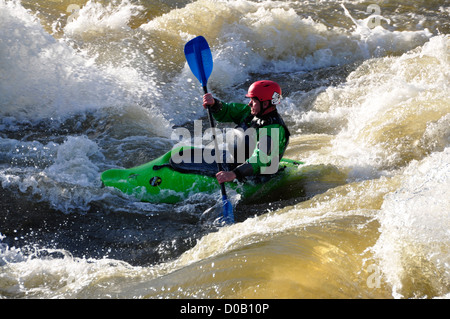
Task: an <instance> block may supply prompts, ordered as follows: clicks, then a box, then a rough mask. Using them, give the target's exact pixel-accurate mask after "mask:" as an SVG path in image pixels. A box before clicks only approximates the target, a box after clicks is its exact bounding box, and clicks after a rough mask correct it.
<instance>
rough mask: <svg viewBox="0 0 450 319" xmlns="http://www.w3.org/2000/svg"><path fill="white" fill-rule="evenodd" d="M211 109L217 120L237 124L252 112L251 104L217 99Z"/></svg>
mask: <svg viewBox="0 0 450 319" xmlns="http://www.w3.org/2000/svg"><path fill="white" fill-rule="evenodd" d="M211 110H212V111H213V116H214V118H215V119H216V120H217V121H219V122H233V123H235V124H240V123H241V122H242V121H243V120H244V119H245V118H246V117H247V116H249V115H250V113H251V109H250V106H248V105H247V104H242V103H225V102H221V101H219V100H216V103H215V104H214V106H213V107H211Z"/></svg>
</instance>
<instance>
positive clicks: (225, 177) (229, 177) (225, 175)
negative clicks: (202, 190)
mask: <svg viewBox="0 0 450 319" xmlns="http://www.w3.org/2000/svg"><path fill="white" fill-rule="evenodd" d="M216 178H217V180H218V181H219V184H222V183H225V182H232V181H234V180H235V179H236V174H235V173H234V172H227V171H220V172H219V173H217V174H216Z"/></svg>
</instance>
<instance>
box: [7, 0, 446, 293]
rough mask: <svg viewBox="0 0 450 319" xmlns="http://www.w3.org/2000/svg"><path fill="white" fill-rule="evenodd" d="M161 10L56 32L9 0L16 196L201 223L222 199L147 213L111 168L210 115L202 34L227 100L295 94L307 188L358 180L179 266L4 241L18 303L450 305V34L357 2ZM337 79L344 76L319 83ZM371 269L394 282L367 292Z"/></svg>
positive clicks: (122, 6)
mask: <svg viewBox="0 0 450 319" xmlns="http://www.w3.org/2000/svg"><path fill="white" fill-rule="evenodd" d="M146 5H147V4H146V3H145V2H144V3H143V4H141V5H139V6H138V5H134V4H131V3H130V2H128V1H122V2H120V3H118V4H117V5H113V4H107V5H102V4H100V3H96V2H92V1H88V2H87V3H85V5H84V6H81V9H80V11H79V12H78V16H76V17H75V16H74V17H73V19H71V20H69V21H68V22H66V21H63V20H62V18H58V19H56V20H55V21H53V22H51V23H49V24H48V25H47V26H46V25H45V23H43V21H42V20H41V21H40V20H39V19H37V18H36V15H35V14H34V13H32V12H29V11H27V10H26V9H24V7H23V6H22V5H21V4H20V3H18V2H16V1H5V0H0V30H1V31H0V52H1V55H0V96H1V98H0V115H1V122H0V129H1V133H2V135H1V136H0V149H1V153H2V155H1V167H0V182H1V185H2V187H3V188H4V189H7V190H12V191H14V192H17V194H19V196H23V197H24V198H25V199H29V198H30V197H31V198H34V199H36V200H37V201H40V202H44V203H47V204H48V205H49V206H50V207H51V208H53V209H56V210H58V211H60V212H62V213H63V214H76V213H79V212H81V213H83V214H84V213H86V212H88V211H89V209H90V207H91V206H92V205H93V203H95V204H97V205H98V203H101V204H103V206H101V207H102V209H104V210H105V211H106V210H107V211H113V212H114V211H115V210H120V209H125V210H126V209H127V207H128V211H127V213H129V214H133V213H136V212H143V213H144V214H149V215H152V214H155V215H156V216H157V215H158V214H160V213H161V212H165V211H172V213H174V214H178V215H177V216H184V215H183V214H188V215H189V216H191V215H192V216H196V214H197V215H199V214H200V213H199V212H198V211H197V210H199V208H198V207H201V205H202V202H205V201H208V200H210V199H205V198H201V197H197V198H194V199H191V200H188V201H186V202H184V203H182V204H181V205H179V206H176V207H168V206H167V205H161V206H158V205H153V204H146V203H136V202H134V201H133V200H132V199H130V198H127V197H125V196H123V195H121V194H118V193H117V192H114V191H111V190H108V189H101V188H100V187H99V186H100V182H99V174H100V173H101V172H102V171H103V170H105V169H107V168H110V167H116V166H127V165H128V166H131V165H133V164H137V163H138V162H140V163H142V162H145V161H148V160H150V159H152V158H153V157H152V156H153V154H154V153H158V154H161V153H163V152H164V151H167V150H168V149H170V146H171V143H170V141H168V137H169V136H170V133H171V128H172V126H173V125H184V124H186V123H190V122H191V121H192V120H194V119H198V118H201V117H202V116H204V114H205V113H204V111H203V110H202V108H201V106H199V104H200V97H201V88H200V87H199V86H198V83H197V80H196V79H195V78H194V77H193V76H192V74H191V73H190V71H189V69H188V67H187V66H186V65H185V63H184V60H183V55H182V52H181V50H182V46H183V44H184V43H185V42H186V41H187V40H188V39H190V38H192V37H193V36H195V35H198V34H200V33H203V35H205V36H206V37H207V39H208V41H209V42H210V44H211V47H212V51H213V57H214V72H213V74H212V76H211V78H210V81H209V87H210V89H211V90H212V91H213V92H214V93H215V94H216V96H218V97H219V98H223V99H225V100H229V101H236V102H238V101H245V99H244V98H243V96H244V92H245V90H246V88H247V84H248V83H249V82H250V81H252V80H254V79H255V77H257V78H259V77H263V76H264V77H265V76H268V75H272V76H275V77H276V78H277V80H279V81H280V82H282V84H284V87H285V88H286V89H285V90H284V92H285V94H284V102H283V104H282V105H281V106H280V112H281V113H282V114H283V117H285V119H286V120H287V121H288V123H289V125H290V127H291V131H292V132H293V133H294V134H293V138H292V141H291V149H290V150H288V153H289V157H292V158H296V159H300V160H302V161H305V162H306V163H307V166H306V167H305V168H304V170H305V171H304V173H305V176H308V177H307V182H306V183H305V185H304V187H305V188H306V190H307V191H308V190H309V189H308V188H311V189H315V188H320V187H321V185H322V183H326V182H329V180H328V179H330V180H332V179H333V178H335V176H334V175H333V173H326V174H325V173H324V174H323V175H320V174H319V173H317V174H316V175H315V173H314V170H313V169H312V168H313V167H316V166H315V165H317V166H320V165H328V166H326V167H325V168H327V167H331V168H333V169H334V170H335V171H338V173H339V174H336V175H338V176H342V175H344V176H345V178H344V180H345V182H346V184H345V185H342V186H339V187H335V188H330V189H328V190H326V189H324V193H323V194H317V195H316V196H315V197H313V198H312V199H310V200H309V201H306V202H299V203H290V202H288V203H286V205H285V206H284V208H280V209H273V208H271V205H270V206H269V207H268V208H267V209H266V210H267V211H268V213H266V214H264V215H262V216H259V217H254V218H253V217H251V218H247V219H246V220H245V221H243V222H241V223H237V224H235V225H233V226H231V227H226V228H223V229H220V230H219V231H217V232H213V233H209V234H207V235H205V236H202V237H201V238H200V239H199V240H198V242H197V243H196V244H195V245H192V246H193V247H192V248H190V249H187V250H186V251H185V252H184V253H183V254H180V256H177V258H175V259H174V260H172V261H169V262H162V263H160V264H157V265H152V266H148V265H146V266H142V267H141V266H131V265H130V264H128V263H126V262H125V261H121V260H115V259H112V258H109V257H108V256H107V255H106V256H105V258H103V259H93V258H79V257H74V256H73V255H72V254H71V252H70V251H69V249H53V248H50V247H47V248H42V247H40V248H37V247H36V248H35V249H36V250H35V251H33V252H30V251H29V250H30V249H31V250H32V248H30V247H33V246H32V245H27V246H26V247H21V248H20V247H18V248H16V247H15V246H14V245H11V244H10V245H8V244H5V243H4V241H5V240H6V239H7V238H6V236H4V235H2V236H1V239H2V241H1V242H0V267H1V268H2V270H1V272H0V273H1V275H0V294H1V295H2V296H6V297H10V296H12V297H38V298H53V297H65V298H73V297H82V298H83V297H87V298H96V297H100V298H103V297H109V296H112V297H116V296H120V297H130V298H131V297H231V298H233V297H236V296H237V297H269V298H270V297H280V296H281V297H299V298H301V297H305V296H306V297H313V298H314V297H315V298H321V297H323V296H331V297H332V298H335V297H342V296H344V297H356V298H358V297H359V298H361V297H363V298H373V297H375V298H385V297H395V298H414V297H417V298H423V297H430V298H434V297H444V298H447V297H448V293H449V292H448V287H449V281H450V276H449V262H450V261H449V251H448V247H449V246H450V235H449V231H448V230H449V229H450V227H449V226H450V210H449V207H450V203H449V200H448V198H450V196H449V195H450V194H449V190H450V187H449V186H450V185H449V183H450V180H449V177H450V176H449V172H450V170H449V165H448V163H450V152H449V145H450V129H449V127H450V125H449V124H450V123H449V122H450V117H449V113H450V104H449V101H450V96H449V93H448V92H450V90H449V77H450V74H449V70H450V67H449V62H450V60H449V43H450V39H449V37H448V35H445V34H440V35H437V34H436V33H433V32H431V31H430V30H427V29H425V28H423V27H420V26H419V27H418V28H417V29H415V28H409V29H408V28H406V29H405V28H400V29H399V30H397V29H396V27H395V26H394V24H397V25H398V23H399V22H398V19H399V18H398V17H395V16H393V17H389V22H390V23H389V27H387V25H386V23H387V22H383V24H382V25H380V26H378V27H375V28H372V29H370V28H369V27H368V23H369V19H368V17H367V15H363V16H362V17H361V15H360V16H359V18H356V17H355V16H356V15H357V14H356V13H355V12H357V10H356V9H355V7H354V6H353V4H352V2H348V3H345V7H344V8H343V7H341V6H340V4H334V3H332V2H330V3H327V4H323V5H330V6H331V8H333V9H336V12H335V13H333V14H330V20H326V19H323V20H321V21H319V20H318V19H314V18H312V17H307V16H305V14H304V12H303V11H306V9H305V10H302V9H303V7H302V5H305V6H306V5H307V4H301V3H290V2H272V1H263V2H258V3H253V2H249V1H243V0H239V1H218V2H214V1H209V0H199V1H194V2H192V3H189V4H188V5H186V6H184V7H180V8H173V9H171V10H167V13H163V12H161V13H160V14H157V15H156V16H155V17H153V18H152V19H150V21H147V20H146V19H143V18H141V17H140V14H143V13H144V12H145V11H146V10H147V7H146ZM308 5H309V7H307V9H311V10H318V12H314V11H312V13H315V14H316V15H318V16H321V15H322V14H323V15H325V13H324V12H321V11H320V10H319V9H318V7H314V6H312V4H308ZM380 6H381V9H382V12H381V14H382V15H383V12H385V10H387V9H384V7H383V6H382V4H380ZM299 8H300V9H299ZM358 8H360V9H361V8H362V9H365V6H362V7H358ZM330 10H331V9H330ZM442 10H444V11H445V10H447V9H445V7H442ZM442 10H440V11H439V10H438V11H439V12H443V11H442ZM165 12H166V11H165ZM330 12H334V11H330ZM383 17H384V15H383ZM386 18H387V17H386ZM403 19H404V20H401V21H406V20H408V17H407V15H405V17H403ZM50 20H51V19H50ZM383 21H385V20H383ZM395 21H396V22H395ZM63 22H64V23H63ZM131 22H133V23H134V25H137V26H136V27H134V28H132V27H130V24H131ZM345 23H348V24H345ZM424 23H425V22H424ZM330 24H331V25H333V26H332V27H330ZM345 25H347V27H345ZM205 30H207V31H205ZM61 34H62V35H61ZM266 48H270V50H267V49H266ZM345 65H349V66H352V67H349V68H350V70H349V71H348V74H347V75H345V76H343V75H341V74H337V75H335V74H333V72H334V71H333V70H337V72H342V69H340V68H342V66H345ZM333 67H334V68H335V69H329V68H333ZM321 70H324V72H325V73H326V72H330V74H331V75H330V74H328V76H329V77H330V78H331V77H332V76H336V77H337V78H338V79H339V80H338V81H337V83H336V84H332V85H330V84H327V80H328V77H327V76H323V77H322V78H321V77H320V76H317V77H316V78H308V77H307V76H308V75H317V73H315V72H318V71H321ZM255 74H256V75H255ZM308 85H311V86H310V87H309V86H308ZM91 117H92V119H90V118H91ZM67 121H69V122H67ZM42 123H44V124H42ZM67 123H69V124H67ZM91 125H92V127H91ZM67 126H69V127H70V129H69V133H64V130H65V129H66V127H67ZM42 127H45V129H43V128H42ZM85 127H87V128H85ZM47 129H48V130H49V131H50V133H48V132H47V131H46V130H47ZM52 130H53V131H52ZM70 130H73V131H70ZM23 131H24V132H23ZM51 132H56V133H53V134H52V133H51ZM308 174H309V175H308ZM336 178H337V177H336ZM311 192H312V190H311ZM293 193H295V190H294V192H293ZM299 197H300V195H299ZM117 198H119V199H120V201H115V200H116V199H117ZM271 204H272V203H271ZM273 204H274V205H275V203H273ZM119 205H123V206H121V207H119ZM111 207H112V208H111ZM124 207H125V208H124ZM9 209H10V208H9ZM253 209H256V208H253ZM105 215H106V214H105ZM152 216H153V215H152ZM124 227H125V226H124ZM2 229H3V228H2V226H1V224H0V233H2V231H3V232H5V230H2ZM320 229H322V230H323V231H322V232H321V230H320ZM336 229H338V230H341V231H340V232H339V231H336ZM127 231H128V230H123V233H120V232H118V234H119V235H118V238H119V237H126V236H127V235H128V233H127ZM17 232H19V230H17ZM335 232H336V233H335ZM355 233H356V235H354V234H355ZM341 234H343V235H341ZM173 236H174V235H173ZM9 237H10V235H8V238H9ZM19 237H20V236H19ZM169 237H170V236H169ZM174 237H176V236H174ZM311 238H314V239H316V241H317V242H316V243H312V242H311V241H312V240H311ZM19 239H20V238H18V239H17V242H18V241H19ZM170 239H171V240H172V238H170ZM13 242H14V241H13ZM316 244H317V245H316ZM172 245H174V246H175V245H176V243H175V239H173V243H172ZM166 246H170V244H167V245H166ZM166 246H164V245H161V246H159V249H160V250H161V251H164V250H165V249H167V247H166ZM261 247H263V248H264V247H269V248H268V249H267V250H264V249H263V248H261ZM169 248H170V247H169ZM280 256H281V257H280ZM278 257H280V259H278ZM316 259H317V260H319V261H320V262H317V264H316V263H315V260H316ZM261 260H263V261H266V262H265V263H262V264H261ZM371 263H375V265H376V266H377V267H378V268H377V269H379V270H380V273H381V277H382V282H383V285H382V287H381V288H379V289H378V290H377V289H375V290H370V289H368V287H367V285H366V277H364V276H365V275H367V269H366V268H367V265H368V264H371ZM246 265H247V266H246ZM296 265H302V266H304V267H305V268H306V269H308V270H309V272H305V273H302V274H300V272H297V271H296V269H297V268H296V267H298V266H296ZM320 265H321V266H320ZM288 266H289V267H290V268H285V267H288ZM314 266H317V267H316V268H314ZM314 269H315V270H314ZM341 269H343V271H342V272H340V271H339V270H341ZM199 274H200V275H201V276H200V277H201V280H200V279H198V277H199ZM213 274H214V276H213ZM306 274H307V275H308V276H309V277H305V276H306ZM163 275H165V276H163ZM245 275H247V277H245ZM288 275H289V276H288ZM178 276H179V277H178ZM202 276H203V277H202ZM288 277H289V278H288ZM325 277H327V278H330V280H329V283H326V282H324V281H323V279H322V278H325ZM245 278H247V280H249V282H250V283H248V282H247V281H246V279H245ZM248 278H250V279H248ZM311 278H312V279H311ZM202 280H203V281H202ZM230 282H242V286H236V287H231V288H230V286H229V285H230V284H229V283H230ZM346 282H357V284H356V286H357V287H358V288H357V289H355V290H353V288H349V286H351V285H349V286H347V285H346V284H344V283H346ZM99 283H100V284H99ZM286 283H289V284H288V285H286ZM246 285H247V286H246ZM149 287H151V288H149ZM239 287H241V288H239ZM294 287H295V288H294ZM298 287H303V288H298ZM305 287H306V288H305ZM317 287H318V288H317ZM330 287H331V288H330ZM302 289H303V290H302ZM177 291H178V292H177ZM311 291H313V292H311ZM340 293H342V295H341V294H340ZM328 294H329V295H328Z"/></svg>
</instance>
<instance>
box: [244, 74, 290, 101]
mask: <svg viewBox="0 0 450 319" xmlns="http://www.w3.org/2000/svg"><path fill="white" fill-rule="evenodd" d="M245 96H246V97H250V98H252V97H256V98H257V99H258V100H260V101H261V102H264V101H271V102H272V104H274V105H276V104H280V103H281V87H280V86H279V85H278V83H276V82H273V81H269V80H262V81H256V82H255V83H253V84H252V85H250V87H249V88H248V93H247V95H245Z"/></svg>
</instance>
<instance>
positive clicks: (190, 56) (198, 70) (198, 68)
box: [184, 36, 234, 224]
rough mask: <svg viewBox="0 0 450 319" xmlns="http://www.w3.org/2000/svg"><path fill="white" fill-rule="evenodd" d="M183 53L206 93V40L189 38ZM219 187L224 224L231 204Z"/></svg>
mask: <svg viewBox="0 0 450 319" xmlns="http://www.w3.org/2000/svg"><path fill="white" fill-rule="evenodd" d="M184 55H185V57H186V61H187V63H188V65H189V68H190V69H191V71H192V73H193V74H194V75H195V77H196V78H197V79H198V80H199V81H200V84H201V85H202V87H203V92H204V93H205V94H206V93H208V89H207V83H208V78H209V76H210V75H211V72H212V69H213V59H212V54H211V50H210V48H209V45H208V42H207V41H206V39H205V38H204V37H202V36H198V37H196V38H194V39H192V40H190V41H189V42H187V43H186V45H185V46H184ZM207 111H208V118H209V125H210V126H211V129H212V131H213V140H214V147H215V152H216V157H217V160H216V161H217V169H218V170H219V171H222V170H223V169H222V165H221V164H220V160H219V158H218V157H219V155H218V154H219V146H218V144H217V140H216V126H215V124H214V118H213V117H212V114H211V109H210V107H209V106H208V107H207ZM220 188H221V191H222V204H223V205H222V216H223V220H224V221H225V223H226V224H231V223H233V222H234V215H233V206H232V205H231V203H230V201H229V200H228V198H227V192H226V189H225V184H224V183H222V184H220Z"/></svg>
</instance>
